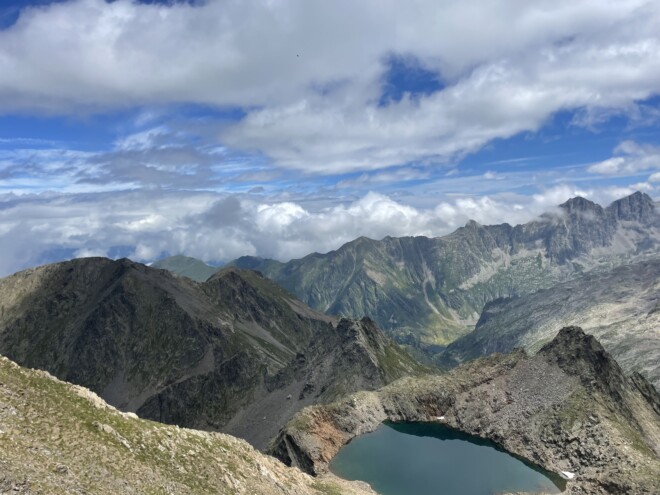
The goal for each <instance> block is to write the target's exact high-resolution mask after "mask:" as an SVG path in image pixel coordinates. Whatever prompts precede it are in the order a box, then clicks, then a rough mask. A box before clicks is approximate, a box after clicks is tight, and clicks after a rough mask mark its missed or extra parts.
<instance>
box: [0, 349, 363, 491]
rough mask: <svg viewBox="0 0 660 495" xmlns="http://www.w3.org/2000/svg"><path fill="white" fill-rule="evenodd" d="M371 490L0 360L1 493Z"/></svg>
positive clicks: (239, 442)
mask: <svg viewBox="0 0 660 495" xmlns="http://www.w3.org/2000/svg"><path fill="white" fill-rule="evenodd" d="M10 490H15V491H17V492H19V493H20V492H23V493H26V492H30V493H49V494H70V493H95V494H106V493H107V494H115V493H145V494H160V493H163V494H165V493H191V494H206V493H209V494H210V493H214V494H215V493H222V494H225V493H227V494H229V493H232V494H233V493H250V494H252V493H255V494H260V493H263V494H271V493H273V494H274V493H291V494H303V493H310V494H314V493H355V494H357V493H369V492H368V491H363V490H360V489H359V488H355V487H352V486H351V485H350V484H348V483H346V482H343V481H341V480H336V479H334V478H332V477H331V478H324V479H313V478H311V477H309V476H307V475H304V474H303V473H301V472H300V471H298V470H296V469H291V468H286V467H285V466H284V465H283V464H281V463H279V462H277V461H275V460H274V459H272V458H270V457H267V456H264V455H262V454H260V453H259V452H257V451H255V450H254V449H252V447H250V446H249V445H248V444H247V443H246V442H244V441H242V440H238V439H236V438H234V437H230V436H228V435H222V434H216V433H206V432H198V431H195V430H186V429H179V428H176V427H172V426H165V425H161V424H158V423H153V422H150V421H145V420H140V419H135V418H132V417H129V416H127V415H123V414H121V413H119V412H117V411H116V410H114V409H113V408H110V407H108V406H107V405H106V404H105V403H104V402H102V401H101V400H100V399H99V398H98V397H95V396H94V395H93V394H91V393H90V392H88V391H87V390H85V389H81V388H77V387H73V386H71V385H68V384H66V383H64V382H59V381H57V380H54V379H52V378H51V377H49V376H48V375H47V374H46V373H44V372H37V371H33V370H26V369H23V368H20V367H19V366H17V365H16V364H14V363H13V362H11V361H9V360H8V359H6V358H4V357H0V492H5V491H10Z"/></svg>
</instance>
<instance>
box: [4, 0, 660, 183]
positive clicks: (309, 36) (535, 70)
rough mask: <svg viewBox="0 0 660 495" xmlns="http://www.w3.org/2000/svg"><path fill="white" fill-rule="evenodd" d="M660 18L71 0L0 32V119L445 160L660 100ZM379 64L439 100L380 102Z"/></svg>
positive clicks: (533, 6) (292, 150)
mask: <svg viewBox="0 0 660 495" xmlns="http://www.w3.org/2000/svg"><path fill="white" fill-rule="evenodd" d="M348 12H350V15H347V13H348ZM659 24H660V4H658V2H655V1H652V0H627V1H618V2H610V1H607V2H605V1H602V0H586V1H581V2H574V1H571V0H558V1H554V2H545V1H537V2H530V1H524V0H500V1H497V2H491V1H483V2H477V3H476V2H464V1H460V0H449V1H445V2H433V1H431V0H414V1H412V2H408V3H407V4H406V8H401V4H400V2H396V1H394V0H367V1H364V2H359V3H357V4H356V3H355V2H349V1H348V0H336V1H333V2H309V1H306V0H282V1H266V0H263V1H253V2H228V1H221V0H215V1H213V0H212V1H208V2H206V3H204V4H202V5H199V6H193V5H190V4H188V3H176V4H174V5H170V6H164V5H159V4H141V3H137V2H131V1H129V0H117V1H115V2H111V3H106V2H105V1H103V0H72V1H69V2H65V3H57V4H51V5H50V6H48V7H41V8H29V9H23V11H22V13H21V17H20V18H19V20H18V22H17V23H16V24H15V25H13V26H11V27H9V28H8V29H5V30H3V31H0V111H5V112H6V111H14V110H35V109H36V110H39V111H44V112H56V113H79V112H95V111H105V110H107V109H114V108H118V107H126V106H136V105H147V106H148V105H163V104H164V105H167V104H172V103H182V102H183V103H200V104H204V105H214V106H219V107H227V106H228V107H241V108H244V109H245V111H246V112H247V115H246V116H245V118H243V119H242V120H241V121H240V122H238V123H236V124H235V125H230V124H228V125H226V126H225V127H224V128H223V129H222V130H219V132H218V137H219V139H220V140H221V142H222V143H223V144H226V145H228V146H232V147H233V148H236V149H241V150H249V151H256V152H259V153H262V154H263V155H265V156H267V157H269V158H271V159H272V160H274V161H275V162H276V163H277V164H279V165H281V166H284V167H288V168H294V169H299V170H305V171H310V172H314V173H319V174H324V173H336V172H339V171H356V170H362V171H364V170H369V169H371V170H373V169H378V168H383V167H390V166H392V165H402V164H406V163H409V162H413V161H424V162H431V163H442V162H445V161H448V160H452V159H453V158H455V157H456V156H462V155H463V154H465V153H470V152H473V151H475V150H477V149H479V148H480V147H482V146H484V145H485V144H486V143H488V142H489V141H491V140H493V139H495V138H506V137H509V136H512V135H515V134H517V133H520V132H523V131H534V130H536V129H538V128H539V127H540V126H541V125H542V124H543V123H544V122H545V121H546V120H547V119H548V118H549V117H550V116H551V115H553V114H554V113H556V112H558V111H561V110H578V109H579V111H580V112H581V115H582V118H578V119H576V120H575V122H576V123H581V124H583V125H591V124H592V123H593V122H594V120H597V118H596V117H595V116H600V117H599V118H602V116H603V115H612V114H613V113H614V114H616V113H630V112H634V111H635V108H637V105H638V104H637V102H639V101H640V100H644V99H645V98H648V97H650V96H652V95H654V94H657V93H658V92H660V37H659V35H658V30H657V26H658V25H659ZM392 54H395V55H396V54H403V55H405V56H407V57H411V58H413V59H414V60H416V61H417V62H416V63H418V64H419V65H420V66H422V67H423V68H424V70H426V71H428V72H430V73H435V74H437V77H438V80H439V81H441V82H442V84H443V86H444V87H443V89H441V90H439V91H436V92H433V93H432V94H428V95H421V96H419V97H415V98H413V97H410V96H409V95H408V96H407V95H405V94H404V95H403V97H402V98H401V99H400V100H399V101H389V104H387V105H381V104H379V102H380V96H381V93H382V91H383V86H384V81H383V77H384V75H385V74H386V73H387V71H388V66H387V64H388V60H391V59H392V57H391V55H392ZM147 114H148V112H147V113H146V114H145V115H147ZM153 137H154V136H151V137H150V136H142V138H144V139H151V138H153ZM138 144H139V143H138ZM133 145H135V143H133ZM616 166H617V165H616V164H614V167H616Z"/></svg>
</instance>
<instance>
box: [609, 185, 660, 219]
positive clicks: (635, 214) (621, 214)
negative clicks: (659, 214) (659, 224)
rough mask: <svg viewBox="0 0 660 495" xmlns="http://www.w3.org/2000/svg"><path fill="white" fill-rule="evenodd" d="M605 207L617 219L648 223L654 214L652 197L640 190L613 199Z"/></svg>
mask: <svg viewBox="0 0 660 495" xmlns="http://www.w3.org/2000/svg"><path fill="white" fill-rule="evenodd" d="M607 209H608V211H609V212H610V213H611V214H612V215H614V217H615V218H617V219H618V220H627V221H634V222H641V223H649V222H650V221H651V220H652V219H653V217H654V216H655V203H654V202H653V199H651V197H650V196H649V195H648V194H646V193H643V192H640V191H637V192H635V193H633V194H631V195H630V196H626V197H625V198H621V199H619V200H617V201H614V202H613V203H612V204H611V205H610V206H608V207H607Z"/></svg>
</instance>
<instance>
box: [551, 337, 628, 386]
mask: <svg viewBox="0 0 660 495" xmlns="http://www.w3.org/2000/svg"><path fill="white" fill-rule="evenodd" d="M539 354H540V355H542V356H544V357H545V358H546V360H548V361H549V362H553V363H556V364H557V365H558V366H559V367H560V368H561V369H562V370H563V371H564V372H565V373H567V374H569V375H573V376H577V377H579V378H580V380H581V381H582V382H583V384H584V385H585V386H586V387H589V388H594V387H595V388H598V389H600V390H602V391H604V392H606V393H608V395H610V396H614V397H617V396H619V394H620V392H621V390H623V389H624V388H625V383H626V376H625V374H624V372H623V370H622V369H621V367H620V366H619V364H618V363H617V362H616V361H615V360H614V358H613V357H612V356H611V355H610V354H609V353H608V352H607V351H606V350H605V348H603V346H602V345H601V344H600V342H598V340H597V339H596V338H595V337H594V336H593V335H588V334H586V333H585V332H584V331H583V330H582V328H580V327H576V326H570V327H564V328H562V329H561V330H560V331H559V333H558V334H557V336H556V337H555V338H554V339H553V340H552V341H551V342H549V343H548V344H546V345H545V346H543V348H542V349H541V350H540V351H539Z"/></svg>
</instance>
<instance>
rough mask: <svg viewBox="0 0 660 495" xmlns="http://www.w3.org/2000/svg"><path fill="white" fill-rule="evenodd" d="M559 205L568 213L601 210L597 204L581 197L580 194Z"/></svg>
mask: <svg viewBox="0 0 660 495" xmlns="http://www.w3.org/2000/svg"><path fill="white" fill-rule="evenodd" d="M559 207H560V208H562V209H564V210H566V211H567V212H568V213H573V212H587V211H597V210H602V208H601V207H600V206H599V205H597V204H596V203H594V202H593V201H590V200H588V199H586V198H583V197H582V196H576V197H574V198H571V199H569V200H568V201H566V202H565V203H562V204H560V205H559Z"/></svg>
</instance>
